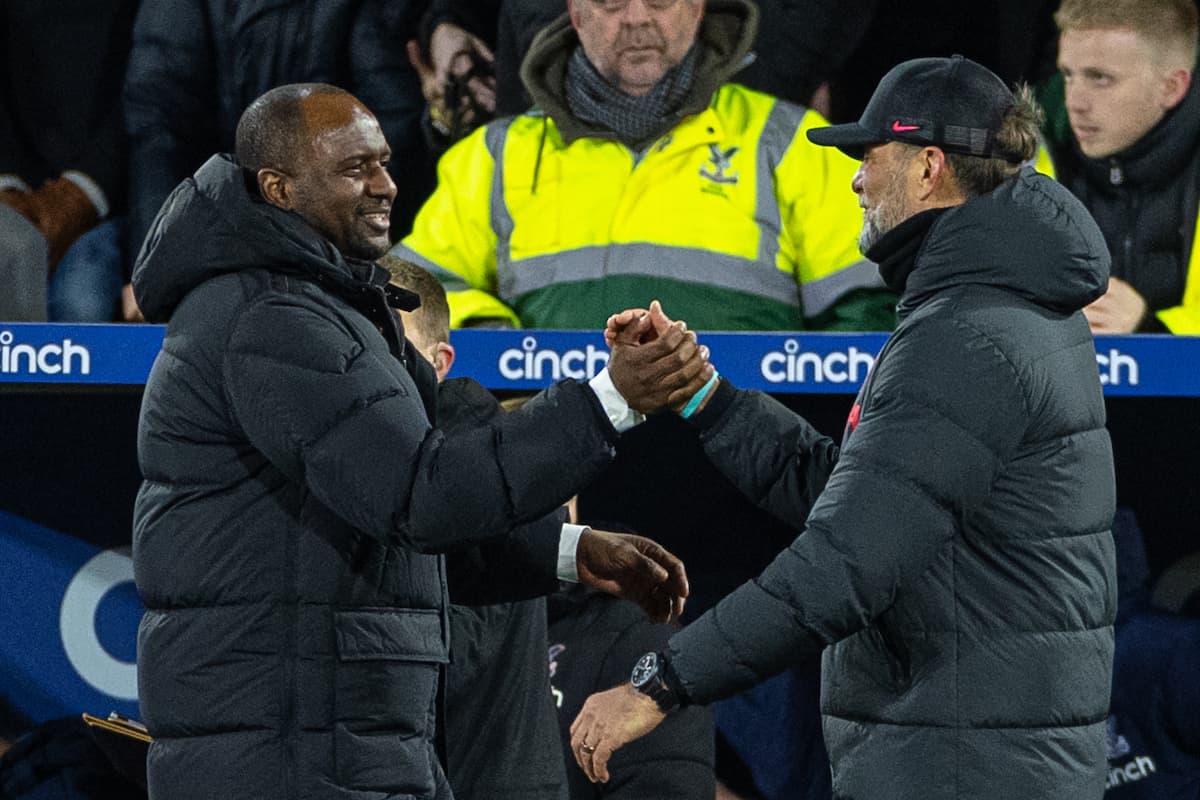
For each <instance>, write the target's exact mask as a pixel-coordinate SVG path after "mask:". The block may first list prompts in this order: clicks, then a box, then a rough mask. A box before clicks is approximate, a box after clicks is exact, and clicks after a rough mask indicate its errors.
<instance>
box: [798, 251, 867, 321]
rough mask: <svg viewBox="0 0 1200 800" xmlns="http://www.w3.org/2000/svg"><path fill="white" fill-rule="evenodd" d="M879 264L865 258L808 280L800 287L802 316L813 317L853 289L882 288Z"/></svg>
mask: <svg viewBox="0 0 1200 800" xmlns="http://www.w3.org/2000/svg"><path fill="white" fill-rule="evenodd" d="M884 288H886V285H885V284H884V282H883V278H881V277H880V276H879V265H878V264H876V263H875V262H874V261H868V260H866V259H865V258H864V259H861V260H859V261H855V262H854V263H853V264H850V265H848V266H845V267H842V268H841V269H839V270H838V271H837V272H835V273H833V274H832V275H826V276H825V277H824V278H821V279H820V280H817V281H810V282H808V283H805V284H803V285H802V286H801V287H800V297H801V300H802V301H803V303H804V316H806V317H815V316H817V315H818V314H821V313H822V312H824V311H827V310H829V308H830V307H831V306H832V305H834V304H835V303H836V302H837V301H838V300H839V299H841V297H842V295H844V294H845V293H846V292H850V291H853V290H855V289H884Z"/></svg>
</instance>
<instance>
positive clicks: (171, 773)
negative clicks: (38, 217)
mask: <svg viewBox="0 0 1200 800" xmlns="http://www.w3.org/2000/svg"><path fill="white" fill-rule="evenodd" d="M237 139H238V159H237V161H234V160H233V159H232V158H230V157H228V156H214V157H213V158H212V159H210V160H209V161H208V162H207V163H206V164H205V165H204V166H203V167H201V168H200V170H199V171H197V172H196V174H195V175H194V176H193V177H192V178H190V179H188V180H187V181H185V182H184V183H182V184H181V185H180V186H179V188H178V189H176V191H175V192H174V193H173V194H172V195H171V197H170V198H169V199H168V201H167V202H166V204H165V205H164V207H163V210H162V212H161V213H160V215H159V216H158V217H157V219H156V220H155V223H154V225H153V226H152V228H151V232H150V235H149V237H148V239H147V244H146V247H145V248H144V250H143V252H142V255H141V257H140V258H139V261H138V265H137V267H136V269H135V272H134V276H133V283H134V288H135V291H136V292H137V296H138V301H139V303H140V304H141V307H142V308H143V309H144V310H145V312H146V316H147V318H148V319H149V320H150V321H152V322H168V323H169V324H168V327H167V332H166V337H165V339H164V342H163V349H162V352H161V353H160V354H159V356H158V358H157V359H156V360H155V364H154V367H153V368H152V370H151V374H150V377H149V379H148V381H147V384H146V392H145V397H144V400H143V405H142V410H141V418H140V421H139V427H138V456H139V462H140V465H141V469H142V473H143V475H144V478H145V480H144V482H143V484H142V487H141V490H140V491H139V493H138V497H137V501H136V505H135V508H134V534H133V535H134V538H133V562H134V575H135V578H136V581H137V586H138V590H139V592H140V593H141V596H142V599H143V601H144V602H145V605H146V609H147V610H146V613H145V615H144V616H143V619H142V623H141V627H140V629H139V632H138V681H139V686H138V688H139V695H140V701H141V708H142V713H143V716H144V719H145V721H146V723H147V725H148V727H149V729H150V732H151V734H153V736H154V743H153V744H152V745H151V748H150V753H149V756H148V763H147V779H148V788H149V794H150V797H151V798H159V799H160V800H161V799H162V798H169V800H188V799H189V798H214V797H220V798H247V799H249V798H254V800H271V799H272V798H289V799H294V798H318V797H319V798H327V799H330V800H337V799H340V800H368V798H369V799H370V800H381V799H382V798H396V799H397V800H400V798H403V799H404V800H414V799H416V800H433V799H434V798H437V799H438V800H444V799H445V798H449V797H450V796H451V795H450V789H449V787H448V786H447V784H446V780H445V778H444V776H443V774H442V769H441V767H440V765H439V764H438V759H437V757H436V754H435V751H434V746H433V740H434V736H433V734H434V727H435V718H436V702H435V701H436V697H435V696H436V689H437V684H438V674H439V668H440V666H441V665H442V664H444V663H445V661H446V653H447V633H446V631H447V620H446V577H445V574H446V573H445V566H444V562H443V558H442V556H441V555H440V553H442V552H445V551H447V550H450V549H453V548H456V547H462V546H465V545H469V544H473V543H479V546H480V547H486V546H487V545H489V544H492V545H494V546H493V547H491V548H490V555H491V558H490V559H485V565H486V567H487V568H488V569H489V570H491V573H490V574H489V578H490V579H491V580H493V581H495V582H496V583H497V584H498V583H501V582H504V581H507V582H508V583H509V584H510V586H511V587H512V588H513V592H514V596H528V592H529V586H530V584H534V583H536V584H538V585H540V586H544V587H546V588H547V589H548V588H551V587H553V586H554V584H555V582H556V579H557V578H559V577H566V578H569V577H571V576H572V575H574V574H575V573H576V571H577V573H578V577H579V578H580V579H582V580H584V581H585V582H588V583H589V584H592V585H603V583H604V581H605V580H606V579H610V578H611V579H615V580H616V582H617V584H619V585H620V586H621V591H622V593H623V594H625V595H626V596H630V597H632V598H635V599H637V600H638V601H639V602H640V603H641V605H642V606H643V607H645V608H649V609H651V610H652V611H653V613H654V616H656V617H667V616H671V615H672V613H677V612H678V610H679V607H680V604H681V600H680V596H681V595H682V594H686V579H685V578H684V576H683V572H682V565H680V564H679V563H678V562H677V560H675V559H674V557H673V556H670V554H668V553H666V552H665V551H662V550H661V548H658V547H657V546H655V545H654V544H653V543H651V542H648V541H647V540H644V539H639V538H637V537H624V536H618V535H615V534H605V533H602V532H599V531H589V530H586V529H585V530H583V531H578V530H567V529H564V528H563V527H562V526H561V525H559V524H558V522H557V520H556V519H555V518H554V517H553V515H550V516H547V515H548V514H549V513H550V512H551V511H553V510H554V509H556V508H557V507H558V506H560V505H561V504H562V503H563V502H564V501H565V500H566V499H567V498H568V497H570V496H571V495H572V494H574V493H575V492H576V491H577V490H578V488H579V486H580V485H581V484H582V482H584V481H586V480H588V479H590V478H591V477H593V476H595V475H596V473H597V472H598V471H599V470H600V469H601V468H602V467H603V466H604V465H605V464H607V463H608V462H609V460H610V459H611V457H612V451H613V442H614V440H615V439H616V436H617V430H618V429H619V428H622V427H625V425H626V424H627V422H626V421H627V420H628V417H629V414H630V405H627V404H625V401H624V398H628V399H629V400H630V403H631V404H632V408H637V409H641V410H645V411H648V410H651V409H653V408H655V407H662V406H663V405H664V404H670V403H672V402H675V400H676V399H677V397H678V396H680V393H681V392H682V393H684V394H683V395H682V396H684V397H686V393H687V392H689V391H694V390H695V388H698V386H699V385H700V384H701V383H702V382H703V380H704V379H705V378H706V377H707V376H706V374H705V372H706V371H707V370H711V367H709V366H708V365H707V364H705V363H704V350H703V348H699V347H697V346H696V345H695V343H694V341H693V339H692V338H691V337H689V336H688V335H687V334H686V333H685V332H684V331H683V330H682V328H681V327H679V328H676V329H675V330H674V332H673V334H672V335H671V336H670V337H667V338H668V341H667V342H666V343H665V344H664V345H663V346H662V347H660V348H659V349H658V352H657V354H656V355H655V356H653V357H652V358H650V359H641V360H639V359H637V358H631V359H622V358H616V359H614V360H613V361H612V363H611V364H610V366H609V369H608V370H607V371H605V372H602V373H601V375H600V376H597V378H594V379H593V380H592V381H591V382H590V383H589V384H582V383H577V382H569V381H568V382H563V383H560V384H558V385H556V386H554V387H552V388H551V389H549V390H547V391H546V392H544V393H543V394H541V395H539V396H538V397H536V398H534V399H533V400H531V401H530V403H529V404H528V405H527V406H526V408H525V409H524V410H523V411H521V412H520V413H514V414H508V415H504V416H503V417H498V418H497V419H496V420H494V421H492V422H491V423H490V424H481V425H479V426H476V427H466V428H464V429H463V430H460V431H458V432H457V433H456V435H453V436H447V435H444V434H442V433H441V432H440V431H439V430H437V429H436V428H434V427H432V426H431V424H430V418H432V416H433V413H434V404H433V397H434V387H435V383H434V379H433V371H432V368H431V367H430V366H429V365H428V362H426V361H424V359H422V358H420V357H418V356H415V355H414V354H413V353H412V351H411V345H408V344H407V343H406V342H405V340H404V338H403V332H402V329H401V327H400V323H399V320H398V318H397V316H396V314H395V313H394V312H393V308H392V307H391V306H392V305H395V306H398V307H408V308H411V307H412V306H413V303H412V302H411V300H412V299H414V298H413V296H412V295H411V294H410V293H407V292H404V291H402V290H399V289H396V288H395V287H392V288H391V289H390V290H389V289H387V288H385V287H386V284H387V273H386V271H385V270H384V269H383V268H382V267H380V266H378V265H377V264H375V263H373V261H371V259H373V258H377V257H378V256H380V255H382V254H383V252H384V251H385V250H386V248H387V246H388V214H389V211H390V208H391V200H392V198H393V197H394V196H395V193H396V187H395V185H394V184H393V183H392V181H391V179H390V178H389V177H388V175H387V172H386V165H387V161H388V156H389V150H388V146H387V143H386V141H385V139H384V136H383V133H382V131H381V130H380V127H379V123H378V122H377V121H376V119H375V117H374V116H373V115H372V114H371V113H370V112H369V111H368V110H367V109H366V107H365V106H363V105H362V104H361V103H360V102H359V101H358V100H356V99H355V98H354V97H352V96H351V95H350V94H348V93H346V92H345V91H343V90H340V89H337V88H335V87H332V86H327V85H321V84H302V85H288V86H283V87H280V88H278V89H274V90H272V91H270V92H268V93H267V94H265V95H263V96H262V97H261V98H259V99H258V100H256V101H255V102H254V103H252V104H251V106H250V107H249V108H248V109H247V110H246V112H245V113H244V114H243V116H242V120H241V122H240V123H239V126H238V137H237ZM639 349H641V348H639ZM649 374H658V375H662V376H663V378H662V379H661V380H657V381H649V380H644V379H643V376H644V375H649ZM673 389H675V390H677V391H673ZM520 525H524V527H523V528H521V530H520V531H519V532H518V533H515V534H513V535H510V536H504V535H503V534H505V533H507V532H509V531H511V530H513V529H514V528H516V527H517V526H520ZM489 537H499V538H497V539H494V540H493V539H489ZM576 537H577V538H576ZM497 568H501V569H502V571H500V572H499V573H498V575H499V577H498V578H497V577H496V569H497Z"/></svg>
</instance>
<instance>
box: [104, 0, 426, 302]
mask: <svg viewBox="0 0 1200 800" xmlns="http://www.w3.org/2000/svg"><path fill="white" fill-rule="evenodd" d="M422 10H423V7H422V3H420V2H417V1H416V0H394V1H393V0H323V2H320V3H311V2H305V1H304V0H239V2H237V3H228V2H225V0H143V2H142V7H141V10H140V12H139V13H138V17H137V22H136V25H135V27H134V33H133V36H134V40H133V55H132V58H131V61H130V69H129V74H128V77H127V79H126V82H125V103H126V113H125V122H126V126H127V128H128V131H129V136H130V139H131V144H130V146H131V153H130V165H131V172H130V178H129V180H130V193H131V197H130V203H131V225H130V244H131V251H132V253H133V255H135V256H136V254H137V252H138V250H139V248H140V247H141V246H142V242H143V240H144V238H145V236H146V232H147V231H148V230H149V227H150V222H151V220H152V219H153V218H154V215H155V214H157V213H158V210H159V207H160V206H161V205H162V203H163V201H164V200H165V199H166V198H167V195H168V194H169V193H170V192H171V190H173V189H174V188H175V186H176V185H177V184H178V183H179V182H180V181H181V180H183V179H184V178H186V177H188V176H189V175H191V174H192V172H193V171H195V170H196V169H197V168H198V167H199V166H200V165H201V164H202V163H203V162H204V161H205V159H207V158H208V156H209V155H211V154H212V153H213V152H228V151H232V150H233V147H234V131H235V129H236V126H237V121H238V117H239V116H240V115H241V113H242V110H243V109H245V107H246V106H247V105H249V103H250V102H251V101H252V100H254V99H255V98H256V97H258V96H259V95H261V94H262V93H264V92H265V91H267V90H268V89H271V88H273V87H275V86H279V85H281V84H285V83H294V82H305V81H312V82H324V83H331V84H335V85H337V86H340V87H341V88H344V89H346V90H347V91H350V92H352V93H354V94H355V95H356V96H358V97H359V98H361V99H362V101H363V102H364V103H366V104H367V105H368V106H369V107H370V108H372V109H373V110H374V111H375V113H376V115H377V116H378V119H379V124H380V125H381V126H382V128H383V132H384V135H385V136H387V140H388V143H389V145H390V146H391V148H392V161H391V164H390V166H389V169H390V170H391V174H392V176H393V178H395V180H396V182H397V183H402V184H403V186H404V187H405V191H404V192H402V193H401V194H400V195H399V196H398V197H397V198H396V204H395V206H394V207H393V209H392V235H393V237H395V238H398V237H399V236H401V235H403V234H404V233H406V232H407V231H408V229H409V227H410V226H411V224H412V218H413V215H414V214H416V211H417V209H418V208H419V207H420V205H421V203H422V202H423V201H424V199H425V197H426V196H427V195H428V194H429V192H430V191H431V190H432V188H433V176H434V163H433V158H432V156H431V155H430V154H429V153H428V150H427V147H426V145H425V141H424V137H423V135H422V133H421V126H420V118H421V113H422V109H423V108H424V98H423V97H422V95H421V88H420V83H419V81H418V79H417V76H416V74H415V73H414V72H413V70H412V67H411V66H410V65H409V63H408V59H407V57H406V55H405V52H404V46H403V43H404V42H405V41H407V40H408V39H411V38H412V37H413V36H414V35H415V31H416V25H417V21H418V19H419V17H420V14H421V11H422ZM126 299H127V303H126V312H127V315H129V316H136V315H137V310H136V304H135V303H134V301H133V298H132V295H131V294H130V293H129V292H128V291H127V297H126Z"/></svg>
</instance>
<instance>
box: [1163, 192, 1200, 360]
mask: <svg viewBox="0 0 1200 800" xmlns="http://www.w3.org/2000/svg"><path fill="white" fill-rule="evenodd" d="M1157 316H1158V319H1159V321H1160V322H1161V323H1162V324H1163V325H1166V326H1167V330H1169V331H1170V332H1171V333H1175V334H1182V335H1186V336H1200V212H1197V217H1196V222H1195V227H1194V229H1193V231H1192V252H1191V256H1189V257H1188V266H1187V275H1186V277H1185V278H1184V284H1183V299H1182V300H1180V302H1179V305H1177V306H1172V307H1171V308H1164V309H1162V310H1161V311H1159V312H1158V313H1157Z"/></svg>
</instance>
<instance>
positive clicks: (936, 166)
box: [911, 147, 949, 200]
mask: <svg viewBox="0 0 1200 800" xmlns="http://www.w3.org/2000/svg"><path fill="white" fill-rule="evenodd" d="M914 162H915V163H914V164H913V165H911V168H912V169H914V170H916V171H917V172H918V173H919V174H918V175H917V182H916V192H917V199H919V200H925V199H928V198H929V196H930V195H932V194H933V193H934V192H936V191H937V190H938V189H939V188H940V187H939V184H941V183H942V182H944V181H945V180H946V178H947V177H948V172H949V164H947V163H946V153H945V152H944V151H943V150H942V148H940V147H923V148H921V152H920V153H918V154H917V157H916V158H915V159H914Z"/></svg>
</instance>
